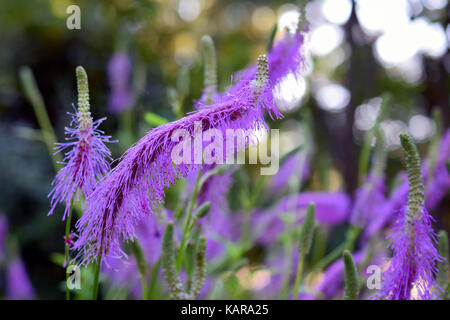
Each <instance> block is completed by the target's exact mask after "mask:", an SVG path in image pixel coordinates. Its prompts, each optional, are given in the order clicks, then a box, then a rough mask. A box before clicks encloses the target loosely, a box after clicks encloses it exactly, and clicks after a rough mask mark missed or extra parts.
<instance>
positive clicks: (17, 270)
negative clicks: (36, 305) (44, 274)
mask: <svg viewBox="0 0 450 320" xmlns="http://www.w3.org/2000/svg"><path fill="white" fill-rule="evenodd" d="M33 297H34V289H33V286H32V284H31V282H30V279H29V278H28V274H27V272H26V269H25V265H24V263H23V261H22V260H21V259H19V258H17V257H16V258H13V259H12V260H11V261H10V262H9V263H8V268H7V271H6V298H7V299H9V300H29V299H33Z"/></svg>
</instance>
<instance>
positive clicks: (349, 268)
mask: <svg viewBox="0 0 450 320" xmlns="http://www.w3.org/2000/svg"><path fill="white" fill-rule="evenodd" d="M343 256H344V265H345V291H344V300H356V299H357V298H358V293H359V281H358V270H357V269H356V265H355V262H354V261H353V257H352V254H351V253H350V251H348V250H345V251H344V254H343Z"/></svg>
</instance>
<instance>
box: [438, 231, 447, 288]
mask: <svg viewBox="0 0 450 320" xmlns="http://www.w3.org/2000/svg"><path fill="white" fill-rule="evenodd" d="M438 253H439V255H440V256H441V257H442V258H444V260H443V261H441V262H439V263H438V265H437V267H438V274H437V277H436V282H437V284H438V285H439V287H441V288H442V290H445V289H446V288H447V286H448V275H449V263H448V258H449V253H448V235H447V232H446V231H444V230H441V231H440V232H439V244H438Z"/></svg>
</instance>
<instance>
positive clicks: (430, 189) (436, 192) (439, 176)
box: [424, 130, 450, 210]
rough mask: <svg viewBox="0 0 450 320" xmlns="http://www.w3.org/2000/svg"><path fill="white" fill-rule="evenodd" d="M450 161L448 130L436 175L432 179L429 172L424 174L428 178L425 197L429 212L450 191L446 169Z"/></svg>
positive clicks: (440, 151)
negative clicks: (447, 162) (449, 160)
mask: <svg viewBox="0 0 450 320" xmlns="http://www.w3.org/2000/svg"><path fill="white" fill-rule="evenodd" d="M448 159H450V130H447V131H446V133H445V134H444V136H443V137H442V141H441V145H440V148H439V153H438V155H437V161H436V169H435V171H434V174H433V175H432V177H428V175H427V174H426V173H427V172H425V174H424V176H427V179H426V181H427V183H426V186H427V188H426V189H425V190H426V192H425V195H426V199H427V208H428V209H429V210H433V209H435V208H436V207H437V205H438V204H439V202H440V201H441V200H442V198H443V197H444V196H445V194H446V193H447V192H448V190H449V189H450V174H449V173H448V171H447V168H446V161H448ZM427 170H428V168H425V170H424V171H427ZM429 179H431V182H430V183H428V180H429Z"/></svg>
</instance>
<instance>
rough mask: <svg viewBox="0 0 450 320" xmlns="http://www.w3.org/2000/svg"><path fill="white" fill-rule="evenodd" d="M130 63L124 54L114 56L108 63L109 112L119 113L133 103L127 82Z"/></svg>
mask: <svg viewBox="0 0 450 320" xmlns="http://www.w3.org/2000/svg"><path fill="white" fill-rule="evenodd" d="M130 70H131V62H130V59H129V58H128V55H127V54H126V53H124V52H118V53H116V54H114V55H113V56H112V57H111V59H110V60H109V63H108V77H109V85H110V87H111V93H110V96H109V110H110V111H111V112H112V113H121V112H122V111H125V110H127V109H129V108H131V106H132V105H133V103H134V97H133V95H132V93H131V92H130V89H129V86H128V80H129V77H130Z"/></svg>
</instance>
